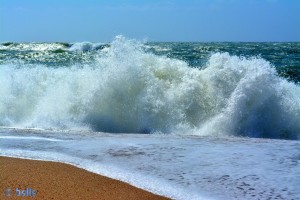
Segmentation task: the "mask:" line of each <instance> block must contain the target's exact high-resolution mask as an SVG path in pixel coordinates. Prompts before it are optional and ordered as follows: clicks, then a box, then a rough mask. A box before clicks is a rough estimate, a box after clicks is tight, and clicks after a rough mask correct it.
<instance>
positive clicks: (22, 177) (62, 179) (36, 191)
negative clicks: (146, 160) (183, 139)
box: [0, 156, 167, 200]
mask: <svg viewBox="0 0 300 200" xmlns="http://www.w3.org/2000/svg"><path fill="white" fill-rule="evenodd" d="M0 189H1V196H0V199H4V200H5V199H23V198H22V197H21V196H17V195H27V196H28V197H27V198H26V199H62V200H63V199H70V200H75V199H81V200H85V199H95V200H100V199H111V200H114V199H126V200H127V199H128V200H129V199H130V200H143V199H147V200H152V199H158V200H160V199H161V200H162V199H167V198H165V197H161V196H158V195H155V194H152V193H150V192H147V191H144V190H141V189H139V188H136V187H134V186H131V185H129V184H127V183H124V182H121V181H118V180H114V179H111V178H108V177H104V176H101V175H98V174H95V173H91V172H88V171H86V170H83V169H80V168H77V167H74V166H72V165H68V164H63V163H56V162H48V161H35V160H26V159H18V158H8V157H1V156H0ZM17 189H18V190H17Z"/></svg>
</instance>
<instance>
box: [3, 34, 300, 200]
mask: <svg viewBox="0 0 300 200" xmlns="http://www.w3.org/2000/svg"><path fill="white" fill-rule="evenodd" d="M299 69H300V43H151V42H140V41H137V40H130V39H126V38H124V37H123V36H118V37H116V38H115V40H113V41H112V42H110V43H89V42H82V43H13V42H7V43H2V44H0V94H1V95H0V125H1V127H2V128H1V129H0V155H4V156H12V157H22V158H30V159H42V160H52V161H60V162H65V163H70V164H73V165H76V166H79V167H81V168H85V169H87V170H89V171H93V172H96V173H99V174H103V175H106V176H110V177H112V178H116V179H120V180H123V181H126V182H129V183H131V184H133V185H135V186H137V187H140V188H143V189H146V190H149V191H152V192H155V193H158V194H162V195H165V196H169V197H171V198H175V199H187V198H188V199H224V198H228V199H240V198H246V199H257V198H263V199H267V198H269V197H271V198H278V199H300V189H299V186H298V185H299V183H300V142H299V138H300V86H299V84H298V82H299V81H300V71H299Z"/></svg>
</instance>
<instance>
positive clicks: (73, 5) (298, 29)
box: [0, 0, 300, 42]
mask: <svg viewBox="0 0 300 200" xmlns="http://www.w3.org/2000/svg"><path fill="white" fill-rule="evenodd" d="M116 35H124V36H125V37H127V38H135V39H141V40H145V39H146V40H148V41H166V42H167V41H168V42H170V41H182V42H187V41H190V42H223V41H232V42H243V41H244V42H263V41H265V42H268V41H278V42H285V41H298V42H299V41H300V0H148V1H147V0H0V42H7V41H13V42H80V41H90V42H109V41H111V40H113V38H114V37H115V36H116Z"/></svg>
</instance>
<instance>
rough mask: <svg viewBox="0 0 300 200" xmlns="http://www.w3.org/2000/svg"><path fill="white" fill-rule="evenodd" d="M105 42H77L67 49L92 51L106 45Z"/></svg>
mask: <svg viewBox="0 0 300 200" xmlns="http://www.w3.org/2000/svg"><path fill="white" fill-rule="evenodd" d="M107 46H108V45H107V44H103V43H91V42H78V43H74V44H73V45H72V46H71V47H70V48H69V50H70V51H94V50H99V49H103V48H105V47H107Z"/></svg>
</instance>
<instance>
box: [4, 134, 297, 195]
mask: <svg viewBox="0 0 300 200" xmlns="http://www.w3.org/2000/svg"><path fill="white" fill-rule="evenodd" d="M9 135H13V136H14V139H10V138H8V137H6V136H9ZM35 135H39V137H40V138H43V137H44V140H31V139H30V138H32V137H34V136H35ZM1 136H3V137H1ZM18 137H19V139H18ZM26 137H28V138H29V139H24V138H26ZM49 137H53V138H55V139H56V140H57V141H56V140H52V141H49V140H47V139H48V138H49ZM0 140H1V146H0V155H1V156H13V157H21V158H29V159H39V160H51V161H59V162H64V163H70V164H72V165H75V166H78V167H81V168H84V169H86V170H89V171H92V172H95V173H98V174H102V175H105V176H109V177H112V178H115V179H119V180H122V181H125V182H128V183H130V184H132V185H134V186H137V187H140V188H143V189H145V190H149V191H151V192H154V193H157V194H161V195H165V196H168V197H171V198H172V199H195V200H200V199H268V198H271V199H276V198H279V199H280V198H281V199H287V200H288V199H290V200H292V199H299V198H300V190H299V181H300V176H299V174H300V168H299V164H300V159H299V158H300V154H299V153H300V152H299V145H300V143H299V141H288V140H271V139H253V138H238V137H199V136H186V137H181V136H176V135H156V134H103V135H102V134H94V135H93V134H90V133H84V132H81V133H74V132H73V133H72V132H70V133H69V134H68V135H66V134H65V132H56V133H55V134H53V133H47V132H45V131H33V132H30V131H29V132H28V131H27V130H25V131H22V130H21V129H19V130H8V129H5V130H1V129H0Z"/></svg>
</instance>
